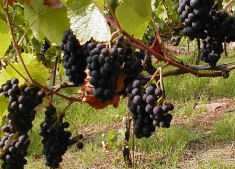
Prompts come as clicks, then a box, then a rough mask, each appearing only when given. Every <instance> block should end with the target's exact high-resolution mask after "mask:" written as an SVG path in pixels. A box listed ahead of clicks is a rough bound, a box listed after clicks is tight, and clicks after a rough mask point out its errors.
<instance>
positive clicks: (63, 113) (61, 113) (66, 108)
mask: <svg viewBox="0 0 235 169" xmlns="http://www.w3.org/2000/svg"><path fill="white" fill-rule="evenodd" d="M73 103H74V102H73V101H70V102H69V104H68V105H67V106H66V107H65V108H64V110H63V111H62V112H60V115H59V117H58V118H57V121H56V122H55V124H56V123H58V122H59V120H60V119H61V117H62V116H64V115H65V112H66V110H68V108H69V107H70V106H71V105H72V104H73Z"/></svg>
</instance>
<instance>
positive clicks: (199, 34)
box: [177, 0, 235, 67]
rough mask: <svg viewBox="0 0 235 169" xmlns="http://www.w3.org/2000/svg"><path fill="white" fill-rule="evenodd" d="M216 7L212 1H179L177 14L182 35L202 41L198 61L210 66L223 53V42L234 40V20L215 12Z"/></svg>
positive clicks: (224, 13)
mask: <svg viewBox="0 0 235 169" xmlns="http://www.w3.org/2000/svg"><path fill="white" fill-rule="evenodd" d="M217 7H218V5H217V4H216V3H215V2H214V0H204V1H201V0H190V3H189V1H180V2H179V8H178V10H177V11H178V13H180V20H181V21H182V22H185V25H186V26H185V28H184V29H183V32H182V33H183V35H186V36H189V38H190V39H191V40H193V39H194V38H199V39H203V41H202V43H203V47H202V49H201V52H200V53H201V55H200V59H201V60H203V61H204V62H206V63H209V65H210V66H212V67H214V66H216V63H217V62H218V60H219V59H220V57H221V53H223V46H222V43H223V42H231V41H234V40H235V31H234V30H235V24H234V23H235V18H234V17H232V16H229V14H228V13H227V12H220V11H216V8H217Z"/></svg>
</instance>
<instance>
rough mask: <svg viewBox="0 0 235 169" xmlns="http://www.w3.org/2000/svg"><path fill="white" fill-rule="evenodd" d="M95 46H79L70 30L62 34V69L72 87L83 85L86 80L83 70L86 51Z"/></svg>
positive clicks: (92, 44)
mask: <svg viewBox="0 0 235 169" xmlns="http://www.w3.org/2000/svg"><path fill="white" fill-rule="evenodd" d="M95 45H96V44H94V43H91V44H90V45H89V46H87V44H85V45H83V46H81V45H80V44H79V42H78V41H77V39H76V37H75V36H74V35H73V32H72V31H71V30H68V31H66V32H65V33H64V37H63V40H62V45H61V49H62V50H63V51H64V60H65V61H66V62H65V64H64V67H65V69H66V75H67V76H68V79H69V81H71V82H73V84H74V86H79V85H80V84H83V82H84V79H85V78H86V76H87V75H86V73H85V72H84V71H85V68H86V65H87V62H86V60H87V56H88V50H92V49H93V48H94V47H95Z"/></svg>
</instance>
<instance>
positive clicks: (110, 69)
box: [87, 42, 120, 102]
mask: <svg viewBox="0 0 235 169" xmlns="http://www.w3.org/2000/svg"><path fill="white" fill-rule="evenodd" d="M87 48H88V51H89V54H90V56H89V57H88V58H87V62H88V70H89V75H90V76H91V79H90V84H91V85H93V86H94V96H95V97H96V98H98V99H99V100H100V101H101V102H104V101H106V100H110V99H112V98H113V96H114V93H115V89H116V85H117V84H116V81H117V78H118V75H119V71H120V61H119V59H118V50H119V49H120V48H119V47H118V46H117V45H113V46H112V47H111V49H110V50H109V49H108V48H106V46H105V45H104V44H102V43H92V42H91V43H89V44H88V45H87Z"/></svg>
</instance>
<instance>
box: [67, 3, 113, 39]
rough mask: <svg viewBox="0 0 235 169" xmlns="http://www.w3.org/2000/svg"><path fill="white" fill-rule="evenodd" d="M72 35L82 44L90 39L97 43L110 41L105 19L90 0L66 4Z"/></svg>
mask: <svg viewBox="0 0 235 169" xmlns="http://www.w3.org/2000/svg"><path fill="white" fill-rule="evenodd" d="M66 5H67V7H68V17H69V18H70V23H71V26H70V28H71V29H72V30H73V32H74V34H75V35H76V37H77V38H78V40H79V41H80V42H81V44H84V43H86V42H88V41H89V40H90V39H91V38H93V39H94V40H96V41H99V42H105V41H108V40H110V38H111V32H110V29H109V27H108V25H107V23H106V21H105V18H104V17H103V15H102V14H101V12H100V11H99V9H98V7H97V6H96V5H95V4H94V3H92V1H91V0H81V1H73V2H72V3H67V4H66Z"/></svg>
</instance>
